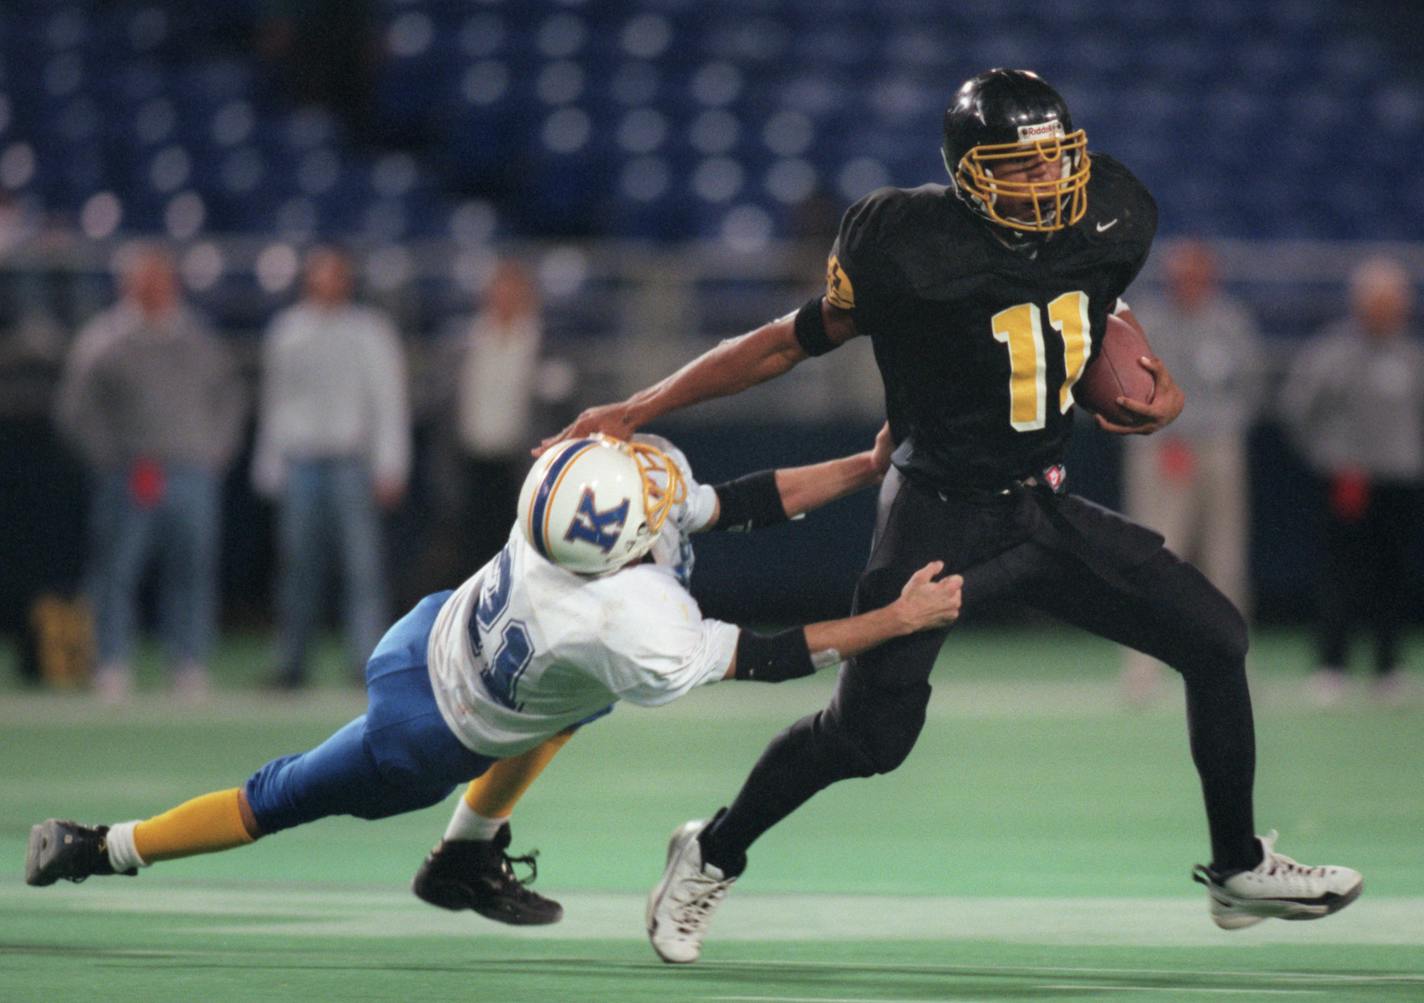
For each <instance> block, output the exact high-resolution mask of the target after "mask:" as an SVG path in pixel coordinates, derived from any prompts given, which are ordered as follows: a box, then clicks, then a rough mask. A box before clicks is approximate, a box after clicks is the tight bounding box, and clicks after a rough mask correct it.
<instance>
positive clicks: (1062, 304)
mask: <svg viewBox="0 0 1424 1003" xmlns="http://www.w3.org/2000/svg"><path fill="white" fill-rule="evenodd" d="M1047 313H1048V323H1049V326H1051V327H1052V328H1053V330H1055V331H1057V332H1058V338H1059V340H1060V341H1061V342H1062V343H1063V376H1064V378H1063V385H1062V386H1061V387H1059V388H1058V410H1059V411H1060V412H1062V413H1064V414H1066V413H1067V411H1068V408H1069V407H1070V406H1071V405H1072V403H1073V384H1074V383H1077V382H1078V377H1080V376H1082V375H1083V368H1084V367H1085V366H1086V365H1087V364H1088V353H1089V352H1090V351H1091V350H1092V345H1093V342H1092V332H1091V329H1090V327H1089V325H1088V296H1087V294H1086V293H1084V292H1082V291H1080V290H1075V291H1074V292H1071V293H1064V294H1063V295H1062V296H1059V297H1057V298H1055V299H1054V300H1053V301H1052V302H1051V303H1049V304H1048V310H1047ZM990 322H991V324H992V325H993V330H994V338H995V339H996V340H998V341H1000V342H1002V343H1003V344H1004V345H1006V346H1007V347H1008V350H1009V424H1010V425H1012V426H1013V428H1014V429H1015V431H1019V432H1034V431H1037V430H1038V429H1040V428H1043V427H1044V426H1045V425H1046V424H1047V408H1048V377H1047V372H1048V359H1047V356H1046V346H1045V344H1044V338H1043V322H1042V321H1041V320H1040V318H1039V307H1038V304H1037V303H1020V304H1018V305H1017V306H1011V307H1009V308H1008V309H1007V310H1000V311H999V312H998V313H996V314H994V316H993V317H992V318H991V319H990Z"/></svg>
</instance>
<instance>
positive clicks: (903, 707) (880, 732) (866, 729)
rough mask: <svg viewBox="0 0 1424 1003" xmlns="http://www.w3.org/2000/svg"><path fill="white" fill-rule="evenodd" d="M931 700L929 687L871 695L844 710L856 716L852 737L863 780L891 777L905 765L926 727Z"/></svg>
mask: <svg viewBox="0 0 1424 1003" xmlns="http://www.w3.org/2000/svg"><path fill="white" fill-rule="evenodd" d="M867 696H873V699H866V697H867ZM928 699H929V687H928V686H917V687H912V688H909V689H905V690H888V691H887V690H880V691H871V693H869V694H862V695H861V699H859V700H857V701H855V702H854V703H852V704H850V705H848V706H847V707H845V708H843V710H845V711H850V712H851V714H852V715H853V717H852V718H851V720H850V722H849V728H848V729H847V730H848V737H849V738H850V740H851V741H852V742H853V743H854V744H855V746H856V750H857V754H858V758H859V760H860V762H861V764H862V767H863V769H864V770H865V771H866V772H863V773H860V774H858V775H859V776H871V775H873V774H877V773H890V772H891V771H893V770H896V769H898V768H899V767H900V765H901V764H902V763H904V761H905V760H906V758H908V756H909V755H910V750H911V749H913V748H914V747H915V742H916V741H917V740H918V739H919V737H920V729H921V728H923V727H924V723H925V705H926V703H927V702H928Z"/></svg>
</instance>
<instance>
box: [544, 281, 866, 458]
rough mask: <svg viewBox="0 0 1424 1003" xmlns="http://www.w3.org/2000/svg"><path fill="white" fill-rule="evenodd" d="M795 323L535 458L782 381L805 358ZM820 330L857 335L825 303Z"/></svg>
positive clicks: (765, 329)
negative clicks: (595, 436)
mask: <svg viewBox="0 0 1424 1003" xmlns="http://www.w3.org/2000/svg"><path fill="white" fill-rule="evenodd" d="M803 309H804V308H803ZM796 318H797V314H795V313H789V314H787V315H786V316H785V317H781V318H779V319H777V320H774V321H772V322H770V323H769V324H763V325H762V326H761V327H759V328H757V329H756V330H754V331H750V332H748V333H747V334H743V335H741V336H740V337H736V338H728V339H727V340H726V341H723V342H721V343H719V344H718V345H717V347H715V348H712V349H709V350H708V351H706V352H703V353H702V354H701V355H699V356H698V357H697V358H695V359H693V360H692V361H691V362H689V363H688V364H687V365H685V366H683V367H682V368H681V369H679V370H678V371H677V372H675V373H673V374H672V375H671V376H668V377H666V378H664V379H661V380H659V381H658V382H657V383H654V384H653V385H652V386H650V387H647V388H645V389H643V390H639V391H638V392H637V393H635V394H633V396H631V397H629V398H628V399H627V400H623V401H618V402H617V403H614V404H600V405H598V406H597V407H591V408H589V409H588V410H586V411H584V412H583V413H582V414H580V415H579V416H578V417H577V418H576V419H574V421H573V423H572V424H570V425H568V426H567V427H565V428H564V429H563V430H562V431H560V432H559V433H558V434H556V435H551V436H550V437H549V438H547V439H545V440H544V441H543V442H541V443H540V444H539V445H538V446H537V447H535V449H534V450H533V453H534V455H535V456H538V455H540V454H541V453H543V452H544V450H546V449H548V448H549V447H550V446H552V445H553V444H554V443H556V442H560V441H562V440H564V439H569V438H575V437H577V436H583V435H592V434H593V433H594V432H603V433H605V434H608V435H613V436H617V437H618V438H620V439H626V438H628V437H629V436H631V435H632V434H633V433H634V432H636V431H637V430H638V429H639V428H642V427H643V426H644V425H646V424H647V423H648V422H650V421H652V420H653V419H655V418H660V417H662V416H663V415H665V414H669V413H671V412H673V411H678V410H681V409H682V408H685V407H689V406H691V405H693V404H697V403H700V402H701V401H705V400H712V399H713V398H716V397H730V396H732V395H733V394H739V393H741V392H742V391H743V390H746V389H748V388H749V387H754V386H756V385H757V384H758V383H765V382H766V381H767V380H770V379H774V378H775V377H777V376H780V375H781V374H782V373H785V372H787V371H789V370H790V369H791V368H792V367H793V366H795V365H796V364H797V363H799V362H801V361H802V360H803V359H806V358H807V357H808V356H807V352H806V350H805V349H804V348H802V347H801V343H800V340H799V339H798V338H797V336H796ZM821 328H822V336H823V337H824V338H826V339H827V341H828V343H831V344H841V343H842V342H844V341H846V340H848V339H850V338H852V337H854V336H855V333H856V332H855V326H854V323H853V322H852V321H851V315H850V313H849V312H847V311H843V310H838V309H836V308H834V307H831V306H829V305H828V304H825V303H824V302H822V305H821Z"/></svg>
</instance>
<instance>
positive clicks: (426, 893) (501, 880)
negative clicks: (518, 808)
mask: <svg viewBox="0 0 1424 1003" xmlns="http://www.w3.org/2000/svg"><path fill="white" fill-rule="evenodd" d="M509 839H510V833H509V826H508V825H504V826H501V827H500V830H499V832H498V833H496V834H495V837H494V839H492V840H489V841H476V840H447V839H442V840H441V841H440V842H439V843H438V844H437V845H436V847H435V849H433V850H431V851H430V856H428V857H426V858H425V863H423V864H421V865H420V870H419V871H417V872H416V874H415V881H414V882H412V884H411V890H412V891H414V892H415V894H416V896H417V897H418V898H421V899H423V900H424V901H426V902H429V903H430V904H431V905H434V906H439V907H440V908H441V909H454V910H458V909H473V910H474V911H475V912H477V913H479V914H480V915H481V916H484V917H485V918H486V919H492V920H494V921H495V922H497V923H508V924H509V925H511V926H542V925H544V924H546V923H557V922H558V921H559V920H561V919H563V918H564V907H563V906H561V905H559V903H557V902H555V901H554V900H553V899H546V898H544V896H542V895H540V894H538V893H537V892H533V891H531V890H530V889H529V888H528V887H527V886H528V885H531V884H533V883H534V879H535V878H536V877H538V875H539V868H538V866H537V865H536V864H535V863H534V858H535V857H536V856H538V852H537V851H536V852H534V853H531V854H529V855H528V856H527V857H511V856H509V855H508V854H507V853H505V852H504V851H505V850H507V849H508V848H509ZM514 864H525V865H527V866H528V867H529V877H527V878H524V879H523V880H521V879H520V878H518V877H516V876H515V874H514V867H513V865H514Z"/></svg>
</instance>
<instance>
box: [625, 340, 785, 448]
mask: <svg viewBox="0 0 1424 1003" xmlns="http://www.w3.org/2000/svg"><path fill="white" fill-rule="evenodd" d="M805 358H806V353H805V352H804V351H803V350H802V348H801V346H800V345H799V344H798V343H797V341H796V335H795V332H794V330H793V325H792V316H791V315H788V316H786V317H782V318H780V319H779V320H774V321H772V322H771V323H769V324H763V325H762V326H761V327H759V328H757V329H756V330H754V331H751V332H749V333H747V334H744V335H741V336H740V337H737V338H729V339H727V340H726V341H723V342H721V343H719V344H718V345H717V346H716V347H715V348H712V349H709V350H708V351H706V352H704V353H702V354H701V355H699V356H698V357H697V358H695V359H693V360H692V361H691V362H689V363H688V364H687V365H685V366H683V367H682V368H681V369H679V370H678V371H677V372H675V373H673V374H672V375H671V376H668V377H666V378H665V379H662V380H659V381H658V382H657V383H654V384H653V385H652V386H650V387H648V388H646V389H644V390H640V391H638V392H637V393H635V394H634V395H633V396H631V397H629V398H628V400H627V401H625V402H624V407H625V412H626V415H627V420H628V421H629V423H630V424H631V425H632V426H634V427H642V426H643V425H646V424H647V423H648V422H650V421H653V420H654V419H656V418H660V417H662V416H663V415H665V414H669V413H670V412H673V411H678V410H681V409H682V408H685V407H690V406H691V405H693V404H698V403H701V402H702V401H705V400H712V399H713V398H716V397H730V396H732V395H733V394H738V393H741V392H742V391H743V390H746V389H748V388H749V387H754V386H756V385H757V384H758V383H765V382H766V381H767V380H770V379H773V378H775V377H777V376H780V375H781V374H782V373H785V372H787V371H788V370H790V369H791V368H792V367H793V366H795V365H796V364H797V363H798V362H800V361H802V360H803V359H805Z"/></svg>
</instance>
